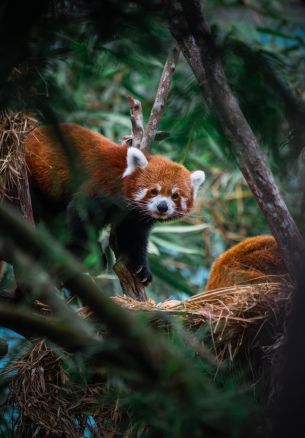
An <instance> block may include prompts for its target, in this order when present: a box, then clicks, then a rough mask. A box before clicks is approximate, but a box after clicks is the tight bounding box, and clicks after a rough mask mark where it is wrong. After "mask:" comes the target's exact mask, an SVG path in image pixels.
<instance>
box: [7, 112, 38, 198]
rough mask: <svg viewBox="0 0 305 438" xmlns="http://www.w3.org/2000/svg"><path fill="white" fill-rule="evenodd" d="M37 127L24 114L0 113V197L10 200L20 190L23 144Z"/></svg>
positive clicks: (30, 117)
mask: <svg viewBox="0 0 305 438" xmlns="http://www.w3.org/2000/svg"><path fill="white" fill-rule="evenodd" d="M36 126H37V121H36V120H35V119H34V118H33V117H32V116H30V115H28V114H25V113H13V112H10V111H4V112H2V113H0V197H6V198H11V196H12V192H15V193H17V192H18V190H19V189H20V179H21V172H22V169H23V166H24V147H23V142H24V140H25V138H26V136H27V135H28V134H29V133H30V132H31V131H32V130H33V129H34V128H35V127H36Z"/></svg>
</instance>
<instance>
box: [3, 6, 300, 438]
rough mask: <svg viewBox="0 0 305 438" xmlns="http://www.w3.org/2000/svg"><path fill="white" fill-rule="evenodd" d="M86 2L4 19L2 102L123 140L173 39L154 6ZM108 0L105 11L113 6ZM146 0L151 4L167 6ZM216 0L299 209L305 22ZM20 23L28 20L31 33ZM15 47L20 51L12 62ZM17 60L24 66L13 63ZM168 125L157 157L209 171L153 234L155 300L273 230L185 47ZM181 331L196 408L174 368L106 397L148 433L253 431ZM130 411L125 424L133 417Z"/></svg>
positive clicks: (242, 80)
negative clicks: (173, 380)
mask: <svg viewBox="0 0 305 438" xmlns="http://www.w3.org/2000/svg"><path fill="white" fill-rule="evenodd" d="M30 3H31V2H30ZM51 3H54V2H51ZM55 3H57V2H55ZM59 3H60V2H59ZM72 3H73V2H71V4H72ZM89 3H90V5H89V6H88V9H89V10H90V8H91V7H92V10H90V11H91V13H90V14H89V16H90V19H87V18H86V19H82V18H81V17H78V19H71V20H70V21H69V20H66V19H65V14H61V13H58V14H57V15H56V14H55V15H52V14H46V16H44V20H43V21H39V20H38V19H37V20H36V18H37V17H38V18H39V13H40V12H41V11H40V10H39V9H35V8H34V10H35V14H33V16H32V20H30V21H29V22H27V21H26V20H20V19H18V21H17V22H16V23H15V22H14V21H13V20H12V21H7V23H4V24H5V25H3V26H2V33H3V34H4V33H5V32H6V31H7V30H8V29H7V28H9V29H10V33H11V34H14V33H15V34H16V38H12V39H11V40H10V41H7V40H6V39H3V41H2V45H3V47H4V49H5V50H3V56H2V59H3V60H6V59H7V60H8V61H7V64H6V62H3V65H2V67H1V69H0V78H1V79H2V82H1V84H2V85H1V90H0V91H1V96H0V97H1V101H0V104H1V108H7V107H9V108H11V109H24V108H26V109H28V110H31V111H33V112H35V114H37V115H38V117H39V118H40V120H41V121H42V122H54V121H60V122H64V121H67V122H75V123H80V124H81V125H84V126H87V127H89V128H91V129H94V130H96V131H99V132H101V133H103V134H104V135H105V136H107V137H109V138H110V139H112V140H114V141H116V142H119V141H120V138H121V137H122V136H123V135H126V134H129V133H130V118H129V108H128V102H127V96H128V95H130V94H131V95H133V96H135V97H136V98H138V99H140V100H141V102H142V105H143V110H144V115H145V117H146V119H147V118H148V115H149V112H150V109H151V106H152V103H153V99H154V96H155V92H156V88H157V84H158V81H159V78H160V74H161V71H162V67H163V62H164V59H165V57H166V50H167V47H168V45H169V41H170V37H169V34H168V31H167V27H166V24H165V23H164V20H163V18H162V13H161V14H156V13H155V11H149V12H147V10H146V9H145V7H144V12H143V10H142V9H141V7H140V6H139V7H138V6H137V7H136V6H133V5H130V4H129V2H128V5H123V2H117V1H115V2H111V1H107V2H100V3H101V5H102V4H103V6H104V8H105V10H107V13H104V14H103V13H102V12H101V6H99V7H98V8H97V10H96V15H94V12H95V10H94V7H93V6H94V5H95V2H89ZM97 3H99V2H97ZM111 3H113V4H112V5H111V6H112V7H110V8H109V10H108V9H107V7H106V6H108V4H111ZM140 3H141V4H142V2H140ZM149 3H151V7H153V6H155V3H158V2H149ZM207 3H208V5H207V7H208V12H209V20H210V22H211V24H212V29H213V32H214V34H215V37H216V39H217V42H218V45H219V49H220V53H221V55H222V57H223V60H224V66H225V71H226V74H227V76H228V79H229V82H230V85H231V87H232V88H233V90H234V92H235V93H236V95H237V97H238V99H239V102H240V104H241V107H242V110H243V111H244V113H245V115H246V117H247V119H248V121H249V123H250V125H251V126H252V128H253V130H254V131H255V134H256V135H257V136H258V138H259V141H260V143H261V145H262V147H263V148H264V150H265V152H266V154H267V156H268V159H269V162H270V165H271V167H272V169H273V171H274V174H275V176H276V177H277V178H278V179H279V181H280V188H281V190H282V192H283V193H284V194H285V195H286V201H287V202H288V204H289V205H291V206H292V207H293V208H292V211H293V212H294V213H295V215H296V216H297V215H298V213H299V209H300V196H299V193H301V191H300V190H299V193H296V189H295V188H296V187H301V188H302V190H304V187H303V184H301V182H300V178H299V175H298V174H297V171H296V166H295V162H296V156H297V155H298V154H299V153H300V151H301V149H302V147H303V144H304V135H305V133H304V122H303V121H304V103H302V98H303V96H304V26H303V25H302V23H300V21H299V19H298V16H297V14H294V10H293V6H289V2H288V1H285V2H280V1H263V2H261V1H253V2H252V1H251V2H245V1H231V0H228V1H225V2H223V1H218V0H217V1H216V0H214V1H210V2H207ZM27 7H29V5H27ZM41 8H42V6H41ZM156 9H158V8H156ZM19 12H20V11H19ZM114 12H115V13H114ZM36 14H37V16H36ZM21 15H22V14H21ZM101 17H102V18H101ZM14 18H15V14H14ZM99 20H100V21H99ZM67 21H68V22H67ZM16 26H20V28H19V31H20V34H22V35H19V33H18V28H17V27H16ZM14 31H16V32H14ZM7 33H8V32H7ZM21 42H22V44H21ZM10 52H12V53H13V54H14V55H15V56H13V57H12V59H11V57H10V56H9V55H10ZM12 65H18V68H16V69H15V70H14V71H11V67H12ZM19 66H20V68H19ZM300 121H301V123H300ZM160 130H161V131H164V132H166V133H169V136H168V137H166V138H164V139H162V140H161V141H159V142H157V141H156V142H155V144H154V145H153V153H158V154H162V155H164V156H167V157H169V158H171V159H173V160H175V161H177V162H182V163H184V164H185V165H186V166H187V167H188V168H189V169H191V170H196V169H203V170H204V171H205V172H206V174H207V179H206V182H205V184H204V187H203V190H202V192H201V194H200V195H199V199H198V203H197V206H196V208H195V209H194V211H193V212H192V213H191V214H190V215H189V216H187V217H185V218H184V219H183V220H181V221H179V223H178V222H177V223H173V224H170V225H169V224H165V225H160V226H158V227H156V228H155V230H154V232H153V233H152V234H151V241H150V264H151V267H152V271H153V274H154V282H153V284H152V286H151V287H150V289H149V295H150V297H152V298H154V299H155V300H156V301H159V300H162V299H164V298H167V297H172V298H176V299H180V298H183V297H185V296H188V295H192V294H194V293H196V292H198V291H201V290H202V289H203V288H204V285H205V282H206V280H207V278H208V275H209V270H210V266H211V264H212V262H213V260H215V258H216V257H217V256H218V255H219V254H220V253H221V252H223V250H224V249H226V248H227V247H229V246H231V245H233V244H234V243H236V242H238V241H240V240H242V239H243V238H245V237H247V236H251V235H256V234H260V233H267V232H268V227H267V224H266V223H265V220H264V218H263V216H262V214H261V212H260V210H259V208H258V206H257V204H256V202H255V200H254V199H253V196H252V194H251V193H250V191H249V189H248V187H247V186H246V184H245V182H244V179H243V177H242V175H241V174H240V171H239V170H238V169H237V167H236V165H235V163H234V160H233V159H232V155H231V154H230V151H229V150H228V148H227V146H226V140H225V137H224V135H223V132H222V130H221V127H220V126H218V124H217V123H216V122H215V120H214V118H213V116H212V115H211V114H210V113H209V112H208V110H207V109H206V107H205V106H204V102H203V98H202V96H201V94H200V91H199V87H198V85H197V83H196V81H195V79H194V77H193V75H192V72H191V71H190V69H189V67H188V65H187V63H186V62H185V60H184V59H183V57H182V56H181V58H180V61H179V65H178V67H177V70H176V73H175V76H174V83H173V88H172V91H171V94H170V97H169V100H168V103H167V105H166V111H165V114H164V117H163V119H162V121H161V124H160ZM300 139H302V141H301V140H300ZM303 167H304V166H303ZM51 231H52V233H53V235H56V236H57V237H60V238H61V241H63V242H64V241H65V240H66V239H67V235H66V233H67V231H66V230H65V229H64V228H62V226H61V225H60V224H59V225H54V226H53V227H52V228H51ZM107 242H108V235H107V233H104V234H102V235H101V236H100V238H99V241H98V247H97V246H96V242H95V241H94V242H92V243H93V245H92V252H91V254H90V256H89V257H88V258H87V259H86V260H85V263H86V266H87V267H88V269H89V270H90V271H91V272H92V273H94V274H100V275H99V276H98V277H97V282H100V284H102V285H103V290H106V291H107V293H109V294H114V293H117V292H119V287H118V282H117V280H114V279H113V277H112V276H111V275H109V272H110V269H109V265H110V264H111V263H112V262H113V255H112V254H111V252H110V250H109V247H108V245H107ZM100 246H102V247H103V250H104V253H106V255H107V257H106V258H107V263H108V266H106V267H105V266H103V267H101V266H100V258H99V257H98V253H99V251H100ZM175 333H178V332H175V331H174V334H173V335H172V336H173V339H170V340H169V343H170V345H171V347H173V348H175V349H176V351H177V352H179V354H180V355H181V357H183V358H184V360H185V362H186V363H187V364H188V365H189V364H190V363H192V367H190V374H189V381H188V382H187V388H188V391H189V392H188V398H187V400H189V402H190V404H189V405H188V406H186V405H185V403H183V401H184V400H183V397H182V396H181V394H174V395H173V394H172V393H170V392H169V390H168V386H167V384H168V382H167V380H166V378H167V375H166V373H167V372H168V370H164V375H163V376H162V378H160V380H159V381H158V382H157V384H156V386H152V387H149V388H147V387H144V388H142V387H141V388H139V387H138V388H137V390H136V391H134V388H132V390H131V387H130V386H129V382H128V379H127V378H126V379H125V380H124V379H121V380H120V379H118V380H116V377H114V376H115V371H113V370H112V372H113V375H111V376H110V377H109V376H107V379H108V380H107V384H108V385H109V388H110V389H109V391H108V392H107V394H106V395H105V397H106V398H108V399H111V400H112V401H114V400H115V399H116V398H117V397H118V395H119V396H120V399H121V403H122V409H123V411H122V412H123V413H124V414H126V415H127V416H128V417H129V418H130V419H131V422H132V424H133V427H134V433H136V432H138V434H139V436H140V435H141V433H142V432H143V430H144V429H145V427H146V426H147V425H149V426H150V428H149V433H148V432H147V436H175V437H176V436H185V435H187V434H191V433H192V432H193V435H192V436H206V437H209V436H211V437H215V436H222V437H231V436H232V437H233V436H238V434H240V436H245V434H244V435H243V433H242V430H241V429H242V425H243V422H244V421H245V418H246V417H247V415H249V405H248V404H247V403H246V402H244V398H240V399H238V397H237V395H238V394H237V390H236V387H237V386H236V385H234V384H233V383H232V381H231V380H229V379H227V375H226V374H225V373H222V372H221V371H222V370H221V371H220V372H219V375H218V377H219V379H218V380H217V379H216V381H214V380H213V378H214V371H215V370H214V369H211V367H210V366H209V365H207V363H206V361H205V360H202V358H199V357H198V356H196V355H195V354H194V351H193V349H191V348H189V346H186V345H182V341H181V340H180V338H179V336H178V335H177V338H176V339H174V336H175ZM78 365H79V364H77V365H76V364H75V363H73V364H72V365H71V362H69V363H68V364H66V363H65V366H67V367H69V366H70V369H69V372H70V375H71V376H72V377H73V378H74V379H75V382H77V384H78V385H79V386H80V385H81V381H82V379H83V380H86V379H87V378H88V375H87V374H86V372H88V368H89V367H87V369H85V368H86V366H85V367H84V368H80V369H79V367H78ZM85 365H87V364H85ZM174 366H175V364H173V367H174ZM194 369H195V371H194ZM91 371H92V370H90V372H91ZM4 390H5V391H6V390H7V387H6V386H5V385H4ZM5 391H4V392H5ZM101 401H103V400H101ZM173 401H174V402H173ZM6 419H7V417H5V418H4V420H3V421H4V423H5V422H6ZM124 419H125V417H124V416H123V418H122V424H121V427H122V429H124V426H126V424H124ZM1 428H2V429H1V430H8V429H9V425H8V424H4V425H3V426H2V424H1ZM143 428H144V429H143ZM3 433H4V434H5V433H6V431H5V432H3ZM3 436H8V435H3ZM141 436H145V435H141Z"/></svg>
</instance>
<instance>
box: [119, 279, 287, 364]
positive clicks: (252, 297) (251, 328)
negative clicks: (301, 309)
mask: <svg viewBox="0 0 305 438" xmlns="http://www.w3.org/2000/svg"><path fill="white" fill-rule="evenodd" d="M270 281H272V282H270ZM292 290H293V287H292V285H291V284H290V283H289V282H288V281H287V280H286V279H285V277H280V276H273V277H272V276H266V277H262V278H261V279H260V283H249V284H243V285H239V286H233V287H228V288H221V289H216V290H211V291H207V292H202V293H199V294H197V295H195V296H193V297H190V298H188V299H187V300H185V301H176V300H167V301H164V302H162V303H159V304H156V303H154V302H153V301H151V300H150V301H148V302H144V303H143V302H139V301H136V300H133V299H132V298H129V297H126V296H117V297H114V298H113V299H114V300H115V301H116V302H117V303H119V304H120V305H122V306H123V307H125V308H127V309H130V310H133V311H147V312H156V311H157V312H164V313H166V314H171V315H176V316H179V317H180V318H182V320H183V322H184V324H185V325H186V326H188V327H189V328H196V327H201V326H206V327H207V328H208V329H209V333H210V337H211V340H212V344H213V348H214V354H215V356H216V358H217V360H218V362H221V361H223V360H225V359H227V358H229V359H230V360H233V358H234V357H235V356H236V354H238V352H239V350H240V348H242V349H243V351H245V350H247V349H248V350H250V349H251V348H252V347H253V345H254V343H255V341H256V340H257V341H258V342H259V341H260V337H259V333H260V332H261V331H262V328H263V327H264V326H266V327H268V329H269V331H270V330H271V331H273V332H274V335H275V337H276V338H277V339H276V340H277V341H278V336H280V337H281V336H282V334H283V319H282V317H283V313H286V310H287V307H288V305H289V303H290V294H291V292H292ZM280 327H281V328H282V330H281V329H280ZM273 344H274V342H273V341H272V345H273ZM278 346H279V345H278ZM265 349H266V351H267V347H266V348H265Z"/></svg>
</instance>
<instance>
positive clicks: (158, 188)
mask: <svg viewBox="0 0 305 438" xmlns="http://www.w3.org/2000/svg"><path fill="white" fill-rule="evenodd" d="M155 188H156V189H157V190H158V192H161V189H162V187H161V186H160V184H156V187H155Z"/></svg>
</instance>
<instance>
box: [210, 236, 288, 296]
mask: <svg viewBox="0 0 305 438" xmlns="http://www.w3.org/2000/svg"><path fill="white" fill-rule="evenodd" d="M283 274H287V271H286V268H285V265H284V263H283V260H282V257H281V255H280V252H279V249H278V246H277V243H276V241H275V239H274V237H272V236H256V237H250V238H249V239H245V240H244V241H242V242H240V243H238V244H237V245H235V246H233V247H232V248H230V249H229V250H228V251H226V252H224V253H223V254H222V255H221V256H220V257H219V258H218V259H217V260H216V261H215V263H214V265H213V267H212V270H211V274H210V278H209V281H208V284H207V286H206V290H212V289H218V288H221V287H230V286H234V285H237V284H242V283H246V282H249V281H254V280H257V281H259V279H260V278H261V277H263V276H266V275H283ZM266 280H267V279H266V278H265V279H264V281H266ZM271 280H272V278H271V277H270V281H271Z"/></svg>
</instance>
